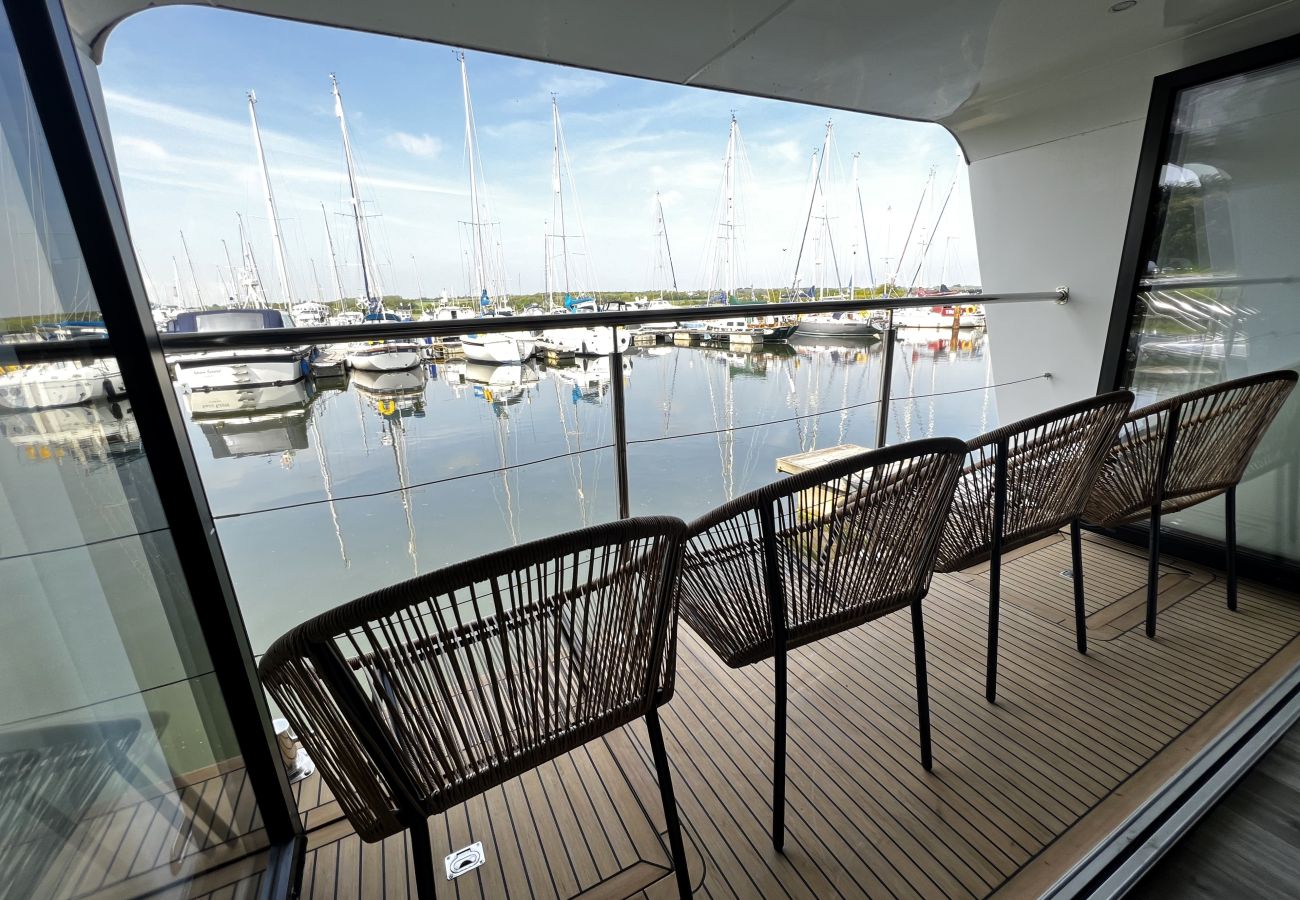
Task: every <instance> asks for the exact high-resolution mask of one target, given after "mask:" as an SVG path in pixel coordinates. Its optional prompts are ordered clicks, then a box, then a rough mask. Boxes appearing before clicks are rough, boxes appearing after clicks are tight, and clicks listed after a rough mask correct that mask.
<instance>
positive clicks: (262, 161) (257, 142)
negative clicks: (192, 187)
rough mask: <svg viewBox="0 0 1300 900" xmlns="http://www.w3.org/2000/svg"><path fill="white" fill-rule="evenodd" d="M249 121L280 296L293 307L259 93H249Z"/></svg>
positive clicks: (287, 304) (286, 304)
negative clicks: (264, 142)
mask: <svg viewBox="0 0 1300 900" xmlns="http://www.w3.org/2000/svg"><path fill="white" fill-rule="evenodd" d="M248 119H249V121H250V122H251V123H252V125H253V145H254V146H255V147H256V148H257V164H258V166H260V167H261V169H262V192H263V193H264V194H266V217H267V218H268V219H270V220H271V249H272V250H273V251H274V252H275V271H276V274H277V275H278V276H279V277H280V296H281V297H282V298H284V305H285V306H286V307H288V306H292V305H293V292H292V291H291V290H290V289H289V266H288V263H287V262H286V257H285V252H284V235H283V234H281V233H280V214H279V212H278V211H277V210H276V208H275V192H274V191H272V190H271V171H270V169H268V168H267V165H266V152H265V151H264V150H263V149H262V129H261V128H259V127H258V125H257V92H256V91H249V92H248Z"/></svg>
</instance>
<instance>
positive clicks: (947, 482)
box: [680, 438, 965, 667]
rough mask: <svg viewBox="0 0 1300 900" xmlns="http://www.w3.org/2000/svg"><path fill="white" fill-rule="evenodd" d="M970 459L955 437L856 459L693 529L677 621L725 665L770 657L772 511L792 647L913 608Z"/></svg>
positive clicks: (753, 497) (730, 507) (749, 497)
mask: <svg viewBox="0 0 1300 900" xmlns="http://www.w3.org/2000/svg"><path fill="white" fill-rule="evenodd" d="M964 450H965V446H964V445H963V444H962V442H961V441H959V440H957V439H955V438H934V439H930V440H923V441H914V442H912V443H908V444H899V445H897V446H893V447H887V448H885V449H883V450H874V451H869V452H866V453H861V454H858V455H856V456H852V457H849V458H847V459H843V460H838V461H836V462H833V463H829V464H827V465H824V466H819V467H817V468H816V469H812V470H810V471H808V472H803V473H801V474H799V475H795V476H792V477H790V478H787V479H785V480H783V481H778V482H775V483H773V484H770V485H768V486H767V487H764V488H760V489H759V490H757V491H753V492H752V493H749V494H746V495H745V496H743V497H738V498H736V499H735V500H733V501H731V502H730V503H727V504H725V505H724V506H721V507H719V508H717V509H716V510H714V511H713V512H711V513H709V514H708V515H706V516H704V517H702V518H700V519H698V520H696V521H695V522H693V523H692V524H691V526H690V529H689V535H690V537H689V540H688V542H687V547H686V553H685V556H684V558H683V563H682V577H681V590H680V602H681V615H682V618H683V619H684V620H685V621H686V622H687V623H688V624H689V625H690V626H691V627H692V628H693V629H694V630H695V631H696V632H697V633H698V634H699V635H700V636H701V637H702V638H703V639H704V640H705V642H706V643H708V645H709V646H710V647H711V648H712V649H713V650H714V652H715V653H717V654H718V656H719V657H720V658H721V659H722V661H723V662H724V663H726V664H727V665H728V666H732V667H739V666H744V665H748V664H750V663H754V662H757V661H759V660H762V659H766V658H768V657H770V656H772V655H773V653H774V652H775V647H774V641H773V629H772V613H771V607H770V606H769V596H768V589H767V582H766V579H765V565H766V564H768V563H769V562H770V561H769V560H766V559H765V556H764V549H763V548H764V524H763V520H764V518H765V517H766V515H767V514H768V512H770V515H771V522H772V525H771V528H773V529H774V536H775V543H774V546H775V547H776V556H777V558H776V560H775V561H774V562H775V567H774V569H773V571H775V572H777V573H779V577H780V582H781V587H782V589H783V592H784V598H785V604H786V628H787V639H788V641H787V646H788V647H797V646H799V645H801V644H806V643H809V642H811V641H815V640H817V639H819V638H822V637H825V636H828V635H830V634H834V633H836V632H839V631H843V630H845V629H847V628H851V627H853V626H854V625H858V624H860V623H862V622H866V621H868V620H871V619H875V618H878V617H879V616H883V615H885V614H887V613H890V612H893V611H895V610H898V609H902V608H904V607H907V606H908V605H910V604H911V603H912V602H913V601H914V600H916V599H919V598H920V597H923V596H924V595H925V592H926V591H927V590H928V588H929V583H930V575H931V564H932V560H933V558H934V549H935V545H936V543H937V541H938V536H939V532H940V531H941V530H942V528H943V522H944V517H945V516H946V515H947V512H948V506H949V503H950V502H951V500H952V493H953V485H954V484H955V482H956V479H957V471H958V467H959V465H960V461H961V457H962V454H963V452H964Z"/></svg>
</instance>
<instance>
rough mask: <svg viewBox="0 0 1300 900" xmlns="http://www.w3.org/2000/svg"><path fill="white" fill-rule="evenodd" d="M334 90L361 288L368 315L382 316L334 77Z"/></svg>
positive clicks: (353, 162)
mask: <svg viewBox="0 0 1300 900" xmlns="http://www.w3.org/2000/svg"><path fill="white" fill-rule="evenodd" d="M330 87H331V89H332V90H333V93H334V115H335V116H336V117H337V118H338V120H339V131H340V133H341V134H342V135H343V161H344V162H345V163H346V165H347V169H348V189H349V190H350V191H351V192H352V220H353V223H354V224H355V225H356V229H357V252H358V253H359V254H360V255H361V288H362V292H363V293H364V295H365V300H366V307H367V312H369V313H371V314H373V315H378V314H379V313H380V312H382V311H383V307H384V301H383V296H382V295H381V294H380V293H379V279H378V278H376V277H375V273H374V272H373V271H371V268H370V267H371V265H372V264H373V260H372V259H371V257H372V256H373V255H374V254H373V253H370V252H369V249H370V248H369V243H370V241H369V240H368V237H367V234H366V217H365V210H364V209H362V208H361V191H360V189H359V188H358V186H357V166H356V159H355V158H354V157H353V155H352V138H351V136H350V135H349V134H348V121H347V119H346V118H345V117H344V115H343V97H342V95H341V94H339V82H338V79H337V78H335V77H334V74H333V73H332V72H331V73H330Z"/></svg>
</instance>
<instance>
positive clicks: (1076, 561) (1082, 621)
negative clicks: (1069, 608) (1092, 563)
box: [1070, 519, 1088, 653]
mask: <svg viewBox="0 0 1300 900" xmlns="http://www.w3.org/2000/svg"><path fill="white" fill-rule="evenodd" d="M1070 566H1071V573H1072V574H1073V576H1074V642H1075V645H1076V646H1077V647H1078V648H1079V652H1080V653H1087V652H1088V622H1087V618H1088V614H1087V610H1085V609H1084V606H1083V539H1082V537H1081V536H1080V534H1079V520H1078V519H1075V520H1073V521H1072V522H1070Z"/></svg>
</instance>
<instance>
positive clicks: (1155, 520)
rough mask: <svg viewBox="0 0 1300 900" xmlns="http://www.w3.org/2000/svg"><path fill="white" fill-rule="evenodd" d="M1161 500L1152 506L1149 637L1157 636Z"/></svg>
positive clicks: (1148, 571) (1148, 604)
mask: <svg viewBox="0 0 1300 900" xmlns="http://www.w3.org/2000/svg"><path fill="white" fill-rule="evenodd" d="M1160 505H1161V504H1160V502H1158V501H1157V503H1156V505H1155V506H1153V507H1151V539H1150V543H1149V545H1148V548H1147V553H1148V555H1147V637H1149V638H1153V637H1155V636H1156V594H1157V593H1158V587H1159V584H1160Z"/></svg>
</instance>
